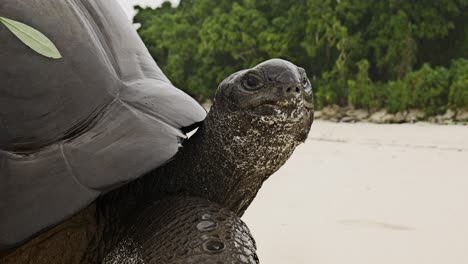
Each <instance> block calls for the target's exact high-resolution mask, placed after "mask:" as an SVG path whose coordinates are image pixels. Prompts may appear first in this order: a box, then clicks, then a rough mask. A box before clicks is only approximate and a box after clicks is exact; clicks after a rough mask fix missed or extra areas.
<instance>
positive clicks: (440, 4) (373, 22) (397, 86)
mask: <svg viewBox="0 0 468 264" xmlns="http://www.w3.org/2000/svg"><path fill="white" fill-rule="evenodd" d="M137 9H138V13H137V15H136V16H135V18H134V22H135V23H140V24H141V27H140V29H139V34H140V35H141V37H142V39H143V41H144V42H145V43H146V45H147V47H148V49H149V50H150V52H151V54H152V55H153V57H154V58H155V59H156V61H157V62H158V63H159V65H160V66H161V68H162V69H163V70H164V72H166V73H167V74H168V77H169V78H170V79H171V80H172V81H173V82H174V83H175V85H176V86H178V87H181V88H182V89H184V90H185V91H186V92H188V93H189V94H191V95H193V96H195V97H196V98H199V99H200V100H203V99H204V98H210V97H211V96H212V94H213V92H214V91H215V89H216V85H217V84H218V83H219V82H220V81H221V80H222V79H224V78H225V77H226V76H228V75H229V74H230V73H232V72H234V71H236V70H240V69H243V68H246V67H251V66H253V65H255V64H257V63H258V62H260V61H263V60H266V59H269V58H273V57H279V58H284V59H287V60H290V61H292V62H294V63H296V64H298V65H300V66H302V67H304V68H305V69H306V70H307V72H308V73H309V77H311V78H312V79H313V84H314V86H315V87H314V88H315V92H316V100H317V105H318V106H319V107H323V106H325V105H327V104H339V105H342V106H345V105H349V106H352V107H359V108H369V109H376V108H380V107H385V108H387V109H389V110H390V111H402V110H405V109H408V108H412V107H422V108H428V109H427V111H426V112H427V113H428V114H435V113H440V112H441V111H444V110H445V108H446V107H452V108H453V107H456V108H462V107H466V106H467V104H468V103H467V100H466V94H467V90H466V89H468V88H466V74H464V73H460V72H463V71H464V70H466V60H456V61H454V62H453V63H451V62H452V60H454V59H457V58H465V59H466V58H468V19H466V18H465V17H464V15H466V14H468V0H447V1H430V0H420V1H405V0H382V1H368V0H347V1H346V0H292V1H281V0H270V1H267V0H234V1H233V0H230V1H227V0H219V1H211V0H181V2H180V4H179V5H178V6H177V7H173V6H171V4H170V3H169V2H166V3H164V4H163V5H162V6H161V7H160V8H156V9H149V8H141V7H137ZM424 64H427V65H424ZM423 65H424V66H423ZM450 65H452V66H450ZM441 67H445V68H447V69H442V68H441ZM419 68H421V69H420V70H418V71H416V72H413V71H414V70H415V69H419ZM416 76H417V77H416ZM418 78H419V79H421V78H422V79H425V78H427V80H420V81H419V82H417V84H414V82H415V79H418ZM431 78H432V79H431ZM434 78H435V79H434ZM410 80H412V81H410ZM426 97H429V98H426ZM423 98H425V99H423ZM460 98H462V99H460ZM421 100H423V101H421Z"/></svg>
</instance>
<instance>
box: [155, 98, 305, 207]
mask: <svg viewBox="0 0 468 264" xmlns="http://www.w3.org/2000/svg"><path fill="white" fill-rule="evenodd" d="M282 127H283V126H276V127H275V125H274V124H272V123H268V122H263V121H262V120H260V117H254V116H248V115H246V114H245V113H243V112H233V111H229V110H228V109H220V108H218V107H217V106H216V104H215V105H213V107H212V109H211V111H210V112H209V114H208V116H207V118H206V119H205V121H204V122H203V124H202V125H201V127H200V128H199V129H198V131H197V132H196V133H195V134H194V135H193V136H192V137H191V138H190V139H189V140H188V142H187V143H186V144H185V146H184V148H183V149H182V150H181V151H180V153H179V154H178V155H177V156H176V157H175V158H174V159H173V161H171V162H170V163H168V164H167V165H166V166H163V167H162V168H161V169H160V170H156V173H157V174H158V175H157V177H158V178H160V179H162V180H163V182H158V183H157V185H158V186H164V188H166V193H167V194H170V195H191V196H198V197H203V198H206V199H209V200H211V201H213V202H216V203H218V204H221V205H223V206H225V207H227V208H229V209H231V210H232V211H234V212H235V213H237V214H239V215H242V214H243V212H244V211H245V209H246V208H247V207H248V205H249V204H250V203H251V201H252V200H253V198H254V197H255V196H256V194H257V192H258V190H259V189H260V187H261V186H262V184H263V182H264V181H265V180H266V179H267V178H268V177H269V176H270V175H271V174H273V173H274V172H275V171H277V170H278V169H279V168H280V167H281V166H282V165H283V164H284V162H286V160H287V159H288V158H289V157H290V155H291V154H292V152H293V150H294V148H295V147H296V146H297V145H298V144H299V143H300V142H299V141H298V140H296V137H295V136H294V134H291V133H286V132H287V131H279V130H278V129H277V128H282ZM155 176H156V175H155Z"/></svg>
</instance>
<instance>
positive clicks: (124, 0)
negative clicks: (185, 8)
mask: <svg viewBox="0 0 468 264" xmlns="http://www.w3.org/2000/svg"><path fill="white" fill-rule="evenodd" d="M117 2H118V3H119V4H120V5H121V6H122V8H123V10H124V11H125V13H126V14H127V16H128V18H129V19H130V20H132V18H133V16H134V15H135V10H134V9H133V6H134V5H141V6H149V7H153V8H154V7H158V6H160V5H161V4H162V3H163V2H165V0H117ZM170 2H172V3H173V4H178V3H179V0H170Z"/></svg>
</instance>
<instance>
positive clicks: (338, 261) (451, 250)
mask: <svg viewBox="0 0 468 264" xmlns="http://www.w3.org/2000/svg"><path fill="white" fill-rule="evenodd" d="M244 220H245V221H246V222H247V224H248V225H249V227H250V229H251V230H252V233H253V234H254V236H255V238H256V240H257V246H258V248H259V249H258V254H259V257H260V260H261V262H262V263H265V264H276V263H281V264H298V263H307V264H344V263H346V264H358V263H359V264H374V263H378V264H385V263H388V264H395V263H398V264H431V263H437V264H448V263H450V264H452V263H453V264H463V263H468V126H436V125H428V124H417V125H374V124H367V123H358V124H336V123H328V122H316V123H315V124H314V125H313V127H312V131H311V133H310V135H309V139H308V140H307V142H306V144H303V145H302V146H300V147H299V148H298V149H297V150H296V152H295V153H294V155H293V157H292V158H291V159H290V160H289V161H288V162H287V164H286V165H285V166H284V167H283V168H281V169H280V171H278V172H277V173H276V174H275V175H273V176H272V177H271V178H270V179H269V180H268V181H267V182H266V183H265V185H264V187H263V188H262V189H261V191H260V193H259V195H258V197H257V198H256V200H255V201H254V202H253V204H252V206H251V207H250V208H249V210H248V211H247V213H246V215H245V217H244Z"/></svg>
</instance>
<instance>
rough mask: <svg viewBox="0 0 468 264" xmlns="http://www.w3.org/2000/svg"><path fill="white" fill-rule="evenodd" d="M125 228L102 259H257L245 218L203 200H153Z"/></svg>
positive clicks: (180, 263)
mask: <svg viewBox="0 0 468 264" xmlns="http://www.w3.org/2000/svg"><path fill="white" fill-rule="evenodd" d="M128 230H129V232H128V233H127V235H126V236H125V237H124V239H123V240H122V241H121V242H120V243H119V244H118V245H117V247H115V248H114V249H113V250H111V252H110V253H108V254H107V256H106V257H105V259H104V261H103V264H113V263H124V264H137V263H145V264H161V263H165V264H176V263H177V264H185V263H187V264H188V263H213V264H217V263H253V264H255V263H259V260H258V258H257V255H256V253H255V252H256V245H255V241H254V239H253V237H252V235H251V234H250V231H249V229H248V227H247V226H246V224H245V223H244V222H242V220H241V219H240V218H239V217H238V216H237V215H236V214H234V213H233V212H231V211H229V210H228V209H225V208H221V207H220V206H218V205H217V204H214V203H212V202H210V201H208V200H204V199H200V198H194V197H171V198H167V199H164V200H161V201H158V202H155V203H154V204H152V205H151V206H149V207H148V208H146V209H145V210H144V211H143V212H142V213H141V214H139V215H138V216H135V221H134V222H133V223H132V224H131V227H130V228H129V229H128Z"/></svg>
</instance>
